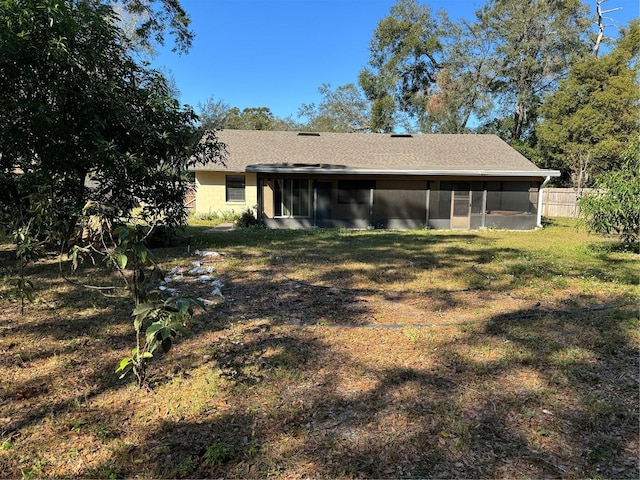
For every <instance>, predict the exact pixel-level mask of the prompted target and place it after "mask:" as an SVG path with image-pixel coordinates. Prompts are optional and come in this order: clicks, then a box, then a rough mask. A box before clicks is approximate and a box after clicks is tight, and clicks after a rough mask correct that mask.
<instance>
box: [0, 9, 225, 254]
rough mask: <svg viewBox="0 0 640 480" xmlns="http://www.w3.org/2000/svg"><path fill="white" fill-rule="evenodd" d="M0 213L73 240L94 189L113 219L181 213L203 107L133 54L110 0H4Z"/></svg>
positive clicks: (213, 148)
mask: <svg viewBox="0 0 640 480" xmlns="http://www.w3.org/2000/svg"><path fill="white" fill-rule="evenodd" d="M0 7H1V8H0V92H1V94H0V223H2V224H3V225H4V226H5V227H6V228H8V229H9V230H17V229H18V228H19V227H20V226H21V225H27V224H29V225H31V226H34V225H35V226H36V227H37V228H35V230H34V229H32V231H36V230H37V231H39V232H40V234H41V236H42V235H47V236H49V237H50V238H51V239H55V240H56V241H60V242H61V241H64V240H65V239H68V238H69V237H70V236H71V235H72V233H73V230H74V227H75V225H76V221H77V218H78V216H79V215H81V212H82V210H83V207H84V206H85V204H86V202H87V201H88V200H92V201H96V202H101V203H109V204H110V205H112V206H113V207H114V210H113V212H114V213H113V215H114V218H121V219H126V218H127V217H129V216H130V215H131V212H132V209H133V208H134V207H137V206H141V209H140V217H141V219H142V220H144V221H147V222H162V223H163V224H167V225H177V224H180V223H181V222H182V221H183V220H184V219H185V218H186V210H185V208H184V206H183V198H184V194H185V191H186V189H187V188H188V186H187V184H186V182H185V177H184V174H185V172H186V170H187V168H188V167H189V165H190V164H192V163H193V162H194V161H197V160H194V159H195V158H197V157H194V156H193V155H194V153H197V152H196V149H203V150H208V151H209V152H210V153H211V154H212V155H213V158H216V157H218V156H220V154H221V152H222V146H221V145H220V144H219V143H218V142H217V140H216V139H215V137H214V136H211V137H208V140H207V141H206V142H203V143H199V142H198V140H199V135H198V131H197V130H196V128H195V122H196V120H197V117H196V115H195V114H194V112H193V110H192V109H190V108H183V107H181V106H180V105H179V103H178V101H177V100H176V99H175V98H172V97H171V96H170V95H169V94H168V93H169V90H168V86H167V82H166V80H165V79H164V77H163V76H162V75H161V74H159V73H158V72H157V71H154V70H149V69H146V68H144V67H142V66H140V65H138V64H137V63H136V62H135V61H134V60H133V59H132V58H131V56H130V54H129V53H128V50H127V46H126V41H124V40H123V38H122V33H121V31H120V30H119V29H118V28H117V27H116V26H115V23H114V17H113V11H112V9H111V8H110V6H109V5H107V4H103V3H99V2H85V1H74V0H66V1H60V0H58V1H54V0H1V1H0Z"/></svg>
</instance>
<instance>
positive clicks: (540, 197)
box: [536, 177, 551, 228]
mask: <svg viewBox="0 0 640 480" xmlns="http://www.w3.org/2000/svg"><path fill="white" fill-rule="evenodd" d="M549 180H551V177H547V178H545V180H544V182H542V183H541V184H540V186H539V187H538V219H537V222H536V227H538V228H542V205H543V197H544V189H543V188H542V187H543V186H544V185H545V184H546V183H547V182H548V181H549Z"/></svg>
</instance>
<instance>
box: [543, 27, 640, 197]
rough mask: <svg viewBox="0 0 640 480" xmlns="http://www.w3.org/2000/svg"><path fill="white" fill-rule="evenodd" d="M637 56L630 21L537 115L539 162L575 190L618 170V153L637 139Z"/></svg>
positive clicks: (638, 31) (638, 33) (639, 40)
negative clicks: (616, 39) (556, 171)
mask: <svg viewBox="0 0 640 480" xmlns="http://www.w3.org/2000/svg"><path fill="white" fill-rule="evenodd" d="M639 50H640V22H639V21H637V20H636V21H634V22H632V23H631V24H630V25H629V28H628V29H623V31H622V37H621V39H620V41H619V42H618V45H617V46H616V48H615V49H614V50H613V51H612V52H611V53H609V54H607V55H603V56H601V57H599V58H596V57H594V56H588V57H586V58H583V59H582V60H580V61H578V62H576V63H575V64H574V65H573V67H572V69H571V71H570V72H569V76H568V78H567V79H566V80H563V81H561V82H560V85H559V88H558V90H557V91H555V92H553V93H552V94H549V95H548V96H547V97H546V99H545V102H544V104H543V106H542V107H541V109H540V114H541V115H542V117H543V118H544V120H543V121H542V122H541V123H540V125H539V126H538V129H537V133H538V140H539V149H540V153H541V156H542V158H543V162H544V164H545V166H548V167H553V168H559V169H560V170H561V171H562V172H563V178H564V181H565V182H566V183H568V182H569V181H570V182H571V183H572V184H573V186H574V187H576V188H578V189H581V188H583V187H585V186H588V185H589V184H590V183H591V182H593V180H595V179H596V177H597V176H598V175H600V174H602V173H604V172H608V171H611V170H617V169H619V168H620V162H621V158H622V157H623V153H624V152H625V151H626V149H627V148H628V145H629V144H630V142H632V141H634V139H635V138H636V137H637V135H638V129H639V128H640V121H639V120H638V119H639V116H640V91H639V90H638V85H637V82H636V78H637V74H638V51H639Z"/></svg>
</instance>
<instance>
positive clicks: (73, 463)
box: [0, 221, 640, 478]
mask: <svg viewBox="0 0 640 480" xmlns="http://www.w3.org/2000/svg"><path fill="white" fill-rule="evenodd" d="M209 227H210V226H208V225H207V224H206V222H199V223H198V224H197V225H193V226H191V227H190V228H189V230H188V232H187V234H188V235H191V236H192V247H191V249H190V253H187V249H186V247H176V248H168V249H158V250H156V251H155V255H156V259H157V260H158V262H159V263H160V264H161V266H162V267H163V269H164V270H165V271H169V270H171V269H172V268H173V267H183V268H184V269H185V270H188V269H189V268H191V262H194V261H201V262H202V261H204V262H206V263H205V264H204V265H205V266H211V267H214V269H215V273H214V274H213V276H214V277H215V278H218V279H220V280H221V281H222V282H224V284H225V286H224V287H223V289H222V293H223V295H224V299H219V297H211V299H212V302H211V303H212V305H210V306H209V307H208V308H207V310H206V311H204V312H202V311H201V312H198V313H197V315H196V316H195V317H194V318H193V321H192V324H191V326H190V330H191V332H192V334H191V335H190V336H188V337H185V338H181V339H179V341H178V342H177V345H176V346H175V348H174V350H172V351H171V352H170V353H169V354H167V355H165V356H163V357H161V358H157V359H154V360H153V361H152V363H151V365H150V367H149V376H150V383H151V385H152V389H151V390H149V391H146V390H139V389H138V388H136V387H135V383H134V381H133V379H131V378H130V379H124V380H119V379H118V378H117V376H116V375H115V374H114V369H115V367H116V365H117V363H118V361H119V359H120V358H122V357H123V356H125V355H127V354H128V352H130V350H131V348H132V347H133V346H134V335H132V330H133V328H132V318H131V310H132V304H131V301H130V299H129V297H128V295H127V292H126V291H122V290H116V291H113V292H109V296H105V295H104V294H103V293H104V292H102V291H98V290H86V289H83V288H82V287H79V286H77V285H76V284H72V283H69V282H67V281H65V280H64V279H63V278H61V276H60V272H59V265H58V260H57V259H56V258H54V257H50V258H47V259H43V260H41V261H39V262H37V263H36V264H35V265H32V266H30V267H29V268H28V271H27V273H28V277H29V279H31V280H32V281H33V282H34V284H35V286H36V289H37V296H38V297H39V300H40V301H39V302H38V303H35V304H27V305H26V308H25V315H24V316H20V313H19V312H20V305H19V299H18V298H16V295H15V293H14V291H13V290H12V282H14V281H15V280H16V275H17V267H16V266H15V265H14V262H13V252H12V251H11V248H12V247H11V245H10V244H9V243H8V241H5V242H4V243H2V242H0V256H2V263H1V264H0V300H1V302H2V303H1V305H2V311H1V312H0V362H1V364H2V366H3V369H2V372H3V378H2V381H1V383H0V476H2V477H23V478H36V477H73V478H78V477H87V478H121V477H139V478H158V477H163V478H165V477H181V478H193V477H199V478H202V477H216V478H218V477H242V478H264V477H281V478H300V477H303V476H306V477H322V478H346V477H366V478H381V477H384V478H389V477H393V478H399V477H457V478H496V477H509V478H522V477H534V478H540V477H545V478H550V477H553V478H612V477H613V478H638V476H639V474H640V471H639V469H638V467H639V465H638V457H639V453H640V452H639V433H640V432H639V404H640V397H639V375H638V372H639V368H640V366H639V364H638V360H639V355H638V353H639V348H638V347H639V345H640V333H639V332H640V328H639V327H640V320H639V318H638V293H639V286H638V280H639V269H638V265H639V262H638V261H639V259H640V257H639V256H638V254H637V253H634V252H629V251H621V250H619V249H617V248H616V244H615V243H613V241H611V240H606V239H602V238H600V237H595V236H587V235H586V234H585V233H584V232H583V231H579V230H577V229H576V228H575V224H574V223H572V222H570V221H558V222H555V223H553V224H551V225H550V226H549V227H548V228H546V229H544V230H539V231H534V232H498V231H481V232H451V231H445V232H434V231H425V230H420V231H418V230H415V231H403V232H398V231H345V230H318V231H278V230H274V231H267V230H250V231H234V232H228V233H214V232H211V231H207V230H208V228H209ZM195 249H199V250H209V251H211V250H212V251H215V252H219V253H223V254H224V255H220V256H215V257H202V256H197V255H195V254H194V250H195ZM62 268H63V269H65V271H67V272H68V271H69V265H68V262H66V261H65V262H63V264H62ZM71 278H72V279H74V280H75V281H76V282H78V283H92V284H100V285H110V284H120V283H118V282H120V280H119V279H118V278H117V277H116V275H113V274H110V273H108V272H107V271H105V270H104V269H103V268H101V267H100V266H99V265H98V266H92V265H84V266H82V267H81V269H80V271H79V272H77V273H76V274H75V275H74V276H73V277H71ZM174 286H175V287H176V288H178V289H179V290H180V291H181V292H182V293H184V294H193V295H195V296H205V297H206V298H209V297H207V295H210V292H209V291H208V290H210V289H207V288H206V287H204V286H203V285H202V284H198V283H196V282H194V281H192V280H189V279H188V278H187V277H185V279H183V280H181V281H177V282H175V283H174Z"/></svg>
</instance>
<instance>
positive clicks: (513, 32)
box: [477, 0, 589, 141]
mask: <svg viewBox="0 0 640 480" xmlns="http://www.w3.org/2000/svg"><path fill="white" fill-rule="evenodd" d="M477 17H478V22H479V25H480V29H481V31H482V32H483V35H484V36H486V38H488V39H490V40H491V41H492V42H493V43H494V47H493V48H494V51H493V55H494V56H495V59H496V60H497V69H496V71H495V80H494V81H493V82H492V84H491V86H490V90H491V93H492V95H494V96H495V98H496V101H497V103H498V104H499V105H501V108H500V110H501V111H500V112H498V116H505V115H506V114H507V112H509V114H510V116H512V118H513V123H512V130H511V132H510V135H509V138H508V140H509V141H520V140H522V139H523V137H524V136H525V135H527V134H531V131H530V130H531V129H533V128H535V123H536V118H537V108H538V106H539V105H540V103H541V99H542V96H543V95H544V94H545V93H548V92H550V91H553V90H554V89H555V88H556V86H557V83H558V81H559V80H560V79H561V78H564V77H565V76H566V74H567V71H568V69H569V67H570V65H571V63H572V61H573V60H574V58H575V56H576V55H578V56H587V55H588V53H589V52H588V42H587V41H586V40H585V36H586V34H587V30H588V25H589V21H588V10H587V8H586V7H585V6H584V5H583V4H582V3H581V2H580V1H579V0H557V1H553V2H551V1H546V0H528V1H522V0H490V1H489V2H488V3H487V4H486V5H485V6H484V7H483V8H482V9H480V10H479V11H478V12H477Z"/></svg>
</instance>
